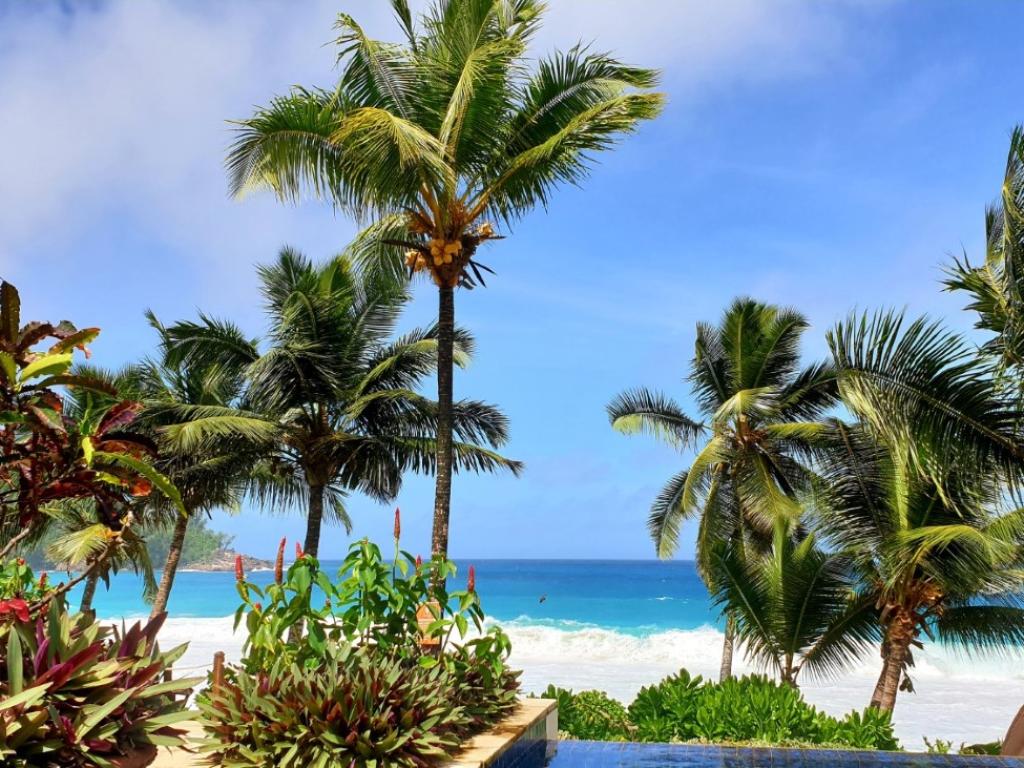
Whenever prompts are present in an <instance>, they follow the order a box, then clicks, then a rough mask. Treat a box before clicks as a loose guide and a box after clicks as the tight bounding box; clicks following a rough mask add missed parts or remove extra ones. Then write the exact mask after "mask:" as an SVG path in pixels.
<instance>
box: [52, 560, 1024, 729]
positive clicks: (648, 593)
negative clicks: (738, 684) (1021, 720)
mask: <svg viewBox="0 0 1024 768" xmlns="http://www.w3.org/2000/svg"><path fill="white" fill-rule="evenodd" d="M469 563H470V561H460V562H459V563H458V565H459V578H457V579H456V580H455V581H456V584H462V583H463V582H462V579H464V577H465V573H466V570H467V566H468V565H469ZM338 565H339V563H337V562H335V563H331V562H329V561H328V562H325V563H324V566H325V567H326V568H328V569H334V568H337V566H338ZM473 565H474V566H475V568H476V574H477V591H478V592H479V593H480V596H481V600H482V603H483V607H484V610H485V612H486V613H487V615H488V617H489V619H490V620H492V621H494V622H496V623H498V624H500V625H501V626H502V627H503V628H504V629H505V630H506V632H507V633H508V634H509V636H510V638H511V640H512V648H513V651H512V662H513V664H515V665H517V666H518V667H519V668H520V669H522V670H523V686H524V688H525V690H527V691H530V692H540V691H542V690H543V689H544V688H545V687H546V686H547V684H548V683H554V684H556V685H560V686H563V687H568V688H572V689H574V690H584V689H588V688H596V689H600V690H604V691H606V692H608V693H609V694H610V695H612V696H615V697H617V698H619V699H621V700H622V701H624V702H628V701H629V700H630V699H631V698H632V697H633V695H634V694H635V693H636V691H637V690H638V689H639V688H640V687H641V686H642V685H646V684H650V683H653V682H656V681H657V680H659V679H660V678H661V677H663V676H665V675H667V674H670V673H672V672H675V671H677V670H679V669H680V668H681V667H685V668H687V669H689V670H690V671H691V672H692V673H696V674H701V675H704V676H705V677H708V678H717V675H718V663H719V657H720V654H721V647H722V633H721V629H720V626H721V621H720V617H719V615H718V611H717V610H716V609H715V608H714V606H712V605H711V603H710V601H709V599H708V594H707V591H706V589H705V588H704V585H703V584H702V583H701V581H700V579H699V577H698V576H697V573H696V570H695V568H694V565H693V563H692V562H684V561H672V562H659V561H587V560H571V561H570V560H478V561H473ZM249 577H250V579H251V580H252V581H254V582H256V583H266V582H269V581H270V580H271V578H272V574H271V573H270V572H256V573H252V574H249ZM141 591H142V585H141V581H140V579H139V578H138V577H137V576H135V575H134V574H131V573H121V574H118V575H117V576H115V577H114V578H113V579H112V580H111V585H110V589H109V590H105V589H104V588H103V586H102V585H101V586H100V588H99V590H98V592H97V595H96V599H95V603H94V604H95V608H96V610H97V613H98V615H100V616H102V617H104V618H106V619H111V620H118V621H120V620H122V619H129V620H130V619H132V618H134V617H139V616H145V615H146V614H147V613H148V611H147V609H146V606H145V604H144V603H143V601H142V599H141ZM74 599H75V595H72V601H74ZM237 604H238V596H237V594H236V592H235V579H234V574H233V573H198V572H189V571H184V572H181V573H179V574H178V576H177V578H176V580H175V585H174V591H173V593H172V597H171V603H170V607H169V612H170V616H171V618H170V619H169V620H168V622H167V624H166V625H165V627H164V629H163V631H162V633H161V642H162V643H163V644H164V645H165V646H167V647H169V646H171V645H177V644H179V643H182V642H188V643H189V644H190V646H189V650H188V652H187V654H186V655H185V657H184V658H183V659H182V661H181V663H180V668H181V670H182V671H183V672H195V673H200V672H202V671H203V670H205V669H206V668H207V667H208V666H209V664H210V663H211V662H212V658H213V654H214V653H215V652H216V651H218V650H223V651H225V652H226V653H227V655H228V658H229V659H231V658H237V657H238V655H239V653H240V649H241V643H242V638H241V636H239V635H236V634H234V633H233V632H232V619H231V614H232V613H233V612H234V610H235V608H236V607H237ZM915 661H916V665H915V668H914V671H913V673H912V678H913V680H914V684H915V688H916V692H915V693H901V694H900V697H899V699H898V701H897V705H896V712H895V718H894V721H895V725H896V732H897V734H898V735H899V737H900V738H901V740H902V742H903V744H904V746H905V747H906V748H908V749H920V748H922V747H923V738H924V737H925V736H927V737H929V738H931V739H935V738H941V739H946V740H951V741H953V742H954V743H955V744H959V743H960V742H961V741H963V742H966V743H977V742H983V741H995V740H998V739H1001V738H1002V737H1003V735H1004V734H1005V731H1006V728H1007V727H1008V726H1009V724H1010V721H1011V720H1012V719H1013V716H1014V714H1015V713H1016V712H1017V709H1018V708H1019V707H1020V706H1021V705H1024V657H1022V656H1021V655H1019V654H1015V653H1010V652H1009V651H1007V652H1006V653H1003V654H1000V655H996V656H986V657H979V658H969V657H965V656H963V655H962V654H960V653H958V652H956V651H952V650H948V649H944V648H940V647H937V646H934V645H926V646H925V648H924V649H922V650H919V651H918V652H917V653H916V656H915ZM879 664H880V661H879V659H878V657H877V655H876V654H870V655H869V656H868V657H866V658H864V659H862V660H861V661H860V662H858V663H857V664H856V665H854V666H853V667H852V668H851V669H850V670H848V671H847V672H846V673H844V674H843V675H842V676H840V677H839V678H835V679H828V680H814V679H811V678H807V679H804V680H802V681H801V689H802V690H803V691H804V695H805V696H806V697H807V699H808V700H809V701H811V702H812V703H814V704H815V705H816V706H818V707H820V708H822V709H824V710H825V711H828V712H829V713H831V714H835V715H841V714H843V713H845V712H847V711H849V710H850V709H862V708H863V707H864V706H866V705H867V703H868V699H869V698H870V695H871V691H872V689H873V687H874V683H875V680H876V679H877V676H878V671H879ZM736 670H737V672H739V673H743V672H748V671H760V670H758V669H757V668H756V667H754V666H752V665H751V664H749V663H748V662H747V661H746V660H745V659H744V657H743V654H742V651H740V653H739V654H738V656H737V663H736Z"/></svg>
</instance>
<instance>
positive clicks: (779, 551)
mask: <svg viewBox="0 0 1024 768" xmlns="http://www.w3.org/2000/svg"><path fill="white" fill-rule="evenodd" d="M793 528H794V521H792V520H789V519H787V518H785V517H779V518H777V519H776V522H775V534H774V536H773V539H772V545H771V547H770V549H769V550H768V551H767V552H763V553H762V552H750V551H747V552H743V551H741V550H739V549H737V548H735V547H729V546H728V545H727V543H726V542H718V543H717V544H716V545H715V546H714V548H713V551H712V555H711V557H710V561H711V569H712V571H713V572H714V573H715V578H714V580H713V582H712V583H713V585H714V587H713V591H712V599H713V600H714V601H715V603H716V604H718V605H721V606H723V607H725V608H727V609H728V610H729V611H731V613H732V615H733V616H734V617H735V622H736V634H737V637H738V638H739V639H740V640H741V641H743V643H744V647H745V648H746V651H747V654H748V655H749V656H750V657H752V658H753V659H755V660H757V661H759V662H761V663H762V664H763V665H764V666H765V667H767V668H769V669H771V670H772V671H774V672H776V673H777V674H778V676H779V679H781V680H782V681H783V682H784V683H786V684H788V685H792V686H793V687H794V688H795V687H797V682H798V678H799V676H800V674H801V672H803V671H805V670H806V671H807V672H808V673H810V674H812V675H818V676H827V675H830V674H834V673H836V672H838V671H841V670H842V669H844V668H846V667H848V666H849V665H850V664H851V663H852V662H853V661H855V660H857V659H858V658H860V657H862V656H863V655H864V654H865V653H866V652H867V650H868V649H869V648H870V647H871V646H872V645H874V644H876V643H877V642H878V631H877V627H878V622H877V611H876V610H875V600H874V598H873V596H871V595H867V596H865V595H864V594H862V593H861V592H859V591H858V589H857V588H858V586H859V582H858V580H857V572H856V570H855V569H854V568H853V562H852V559H851V557H850V556H849V555H847V554H845V553H844V552H842V551H829V550H826V549H823V548H822V547H821V546H819V543H818V538H817V536H816V535H815V534H813V533H808V534H803V535H795V533H796V532H795V531H794V530H793Z"/></svg>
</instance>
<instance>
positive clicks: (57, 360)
mask: <svg viewBox="0 0 1024 768" xmlns="http://www.w3.org/2000/svg"><path fill="white" fill-rule="evenodd" d="M71 362H72V355H71V353H70V352H62V353H59V354H55V355H43V356H42V357H40V358H39V359H38V360H34V361H33V362H31V363H29V364H28V365H26V366H25V367H24V368H22V370H21V377H20V379H19V383H20V384H22V385H24V384H25V382H27V381H29V380H31V379H34V378H36V377H38V376H55V375H59V374H62V373H67V372H68V370H69V369H70V368H71Z"/></svg>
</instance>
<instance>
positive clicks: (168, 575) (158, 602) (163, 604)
mask: <svg viewBox="0 0 1024 768" xmlns="http://www.w3.org/2000/svg"><path fill="white" fill-rule="evenodd" d="M191 519H192V515H191V510H189V514H187V515H182V514H179V515H178V516H177V518H176V519H175V521H174V532H173V533H172V534H171V547H170V549H168V550H167V560H166V562H164V570H163V573H161V574H160V586H159V587H157V590H156V597H155V598H154V599H153V609H152V611H150V614H149V615H150V618H155V617H156V616H159V615H160V614H161V613H163V612H164V611H166V610H167V601H168V600H169V599H170V597H171V587H173V586H174V577H175V575H177V573H178V563H179V562H181V551H182V550H183V549H184V547H185V534H186V533H187V532H188V524H189V521H190V520H191Z"/></svg>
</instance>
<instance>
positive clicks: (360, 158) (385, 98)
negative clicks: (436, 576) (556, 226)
mask: <svg viewBox="0 0 1024 768" xmlns="http://www.w3.org/2000/svg"><path fill="white" fill-rule="evenodd" d="M390 4H391V7H392V9H393V10H394V15H395V19H396V21H397V22H398V26H399V30H398V31H399V34H400V36H401V37H402V38H403V42H402V43H401V44H396V43H388V42H382V41H379V40H374V39H372V38H370V37H369V36H367V34H366V33H365V31H364V30H363V28H362V27H361V26H360V25H359V23H358V22H357V21H356V20H355V19H354V18H352V17H351V16H349V15H348V14H344V13H343V14H340V15H339V16H338V22H337V24H336V30H337V33H338V37H337V39H336V41H335V43H336V45H337V46H338V60H339V66H340V69H341V74H340V76H339V78H338V80H337V86H336V87H335V88H331V89H318V88H299V87H296V88H293V89H292V91H291V92H290V93H288V94H286V95H284V96H279V97H277V98H275V99H274V100H272V101H271V103H270V104H269V106H267V107H264V108H261V109H259V110H257V111H256V113H255V114H254V115H253V116H251V117H249V118H247V119H245V120H242V121H240V122H239V123H238V130H237V135H236V140H235V143H234V145H233V147H232V148H231V152H230V154H229V156H228V161H227V166H228V171H229V173H230V176H231V187H232V190H233V191H234V192H235V193H236V194H238V195H241V194H243V193H246V192H249V191H251V190H255V189H260V188H265V189H270V190H272V191H273V192H274V193H275V194H276V195H277V197H278V198H280V199H281V200H283V201H295V200H297V199H299V198H300V197H301V196H303V195H304V194H312V195H313V196H315V197H317V198H321V199H325V200H327V201H329V202H330V203H331V204H332V205H334V207H335V208H337V209H338V210H341V211H345V212H348V213H352V214H354V215H355V216H356V217H357V218H361V219H371V220H372V223H370V225H369V226H368V227H367V228H366V229H365V230H364V231H363V233H362V234H361V235H360V236H359V237H358V238H357V239H356V240H355V242H354V243H353V245H352V246H351V248H350V251H351V254H352V256H353V258H354V259H355V260H356V261H357V262H359V263H361V264H365V265H367V266H369V267H372V268H374V269H377V270H380V271H383V272H386V273H390V274H396V275H398V274H408V275H409V276H415V275H417V274H420V275H426V276H429V277H430V279H431V280H432V282H433V283H434V284H435V286H436V287H437V295H438V320H437V345H438V346H437V366H436V373H437V423H436V435H437V437H436V457H435V459H434V462H433V463H434V465H435V470H436V472H435V474H436V493H435V501H434V528H433V535H432V541H431V551H432V552H435V553H439V554H445V553H447V551H448V538H449V518H450V511H451V510H450V506H451V483H452V472H453V471H454V469H455V468H456V461H457V457H458V448H457V446H456V445H455V443H454V442H453V439H454V438H453V435H455V434H457V427H458V416H457V404H456V402H455V401H454V399H453V384H452V374H453V366H454V365H455V362H456V352H457V342H458V339H457V334H456V328H455V290H456V289H457V288H460V287H461V288H466V289H473V288H475V287H477V286H483V285H484V273H485V272H491V271H492V270H491V269H490V268H488V267H487V266H485V265H484V264H483V263H482V262H481V259H480V254H479V251H480V249H481V246H483V245H486V244H488V243H490V242H491V241H493V240H497V239H501V237H502V235H500V234H499V232H498V230H497V229H496V223H499V222H500V223H501V224H504V225H507V226H510V225H511V224H513V223H514V222H515V221H516V220H518V219H519V218H521V217H522V216H524V215H525V214H527V213H529V212H530V211H531V210H533V209H534V208H536V207H537V206H546V205H547V203H548V201H549V200H550V199H551V196H552V194H553V192H554V191H555V189H556V188H557V187H559V186H561V185H563V184H578V183H580V182H581V181H582V180H583V179H584V178H585V177H586V175H587V173H588V171H589V169H590V165H591V163H592V159H593V156H594V155H595V154H596V153H598V152H601V151H605V150H607V149H609V148H610V147H611V146H612V145H613V144H614V143H615V142H616V141H617V140H618V139H620V138H622V137H623V136H625V135H626V134H629V133H631V132H633V131H635V130H636V128H637V127H638V125H639V124H640V123H641V122H643V121H645V120H649V119H651V118H653V117H655V116H656V115H657V114H658V112H659V111H660V109H661V106H662V103H663V96H662V94H659V93H655V92H654V91H653V89H654V88H655V86H656V85H657V73H656V72H655V71H653V70H650V69H644V68H639V67H632V66H627V65H625V64H623V63H621V62H620V61H618V60H617V59H615V58H613V57H612V56H610V55H607V54H603V53H597V52H595V51H591V50H589V49H587V48H585V47H583V46H581V45H577V46H574V47H572V48H570V49H569V50H568V51H565V52H559V53H554V54H551V55H545V56H541V57H540V58H539V59H534V57H533V55H532V54H531V53H530V52H529V51H528V49H529V46H530V43H531V41H532V39H533V37H534V35H535V33H536V32H537V31H538V29H539V28H540V26H541V23H542V20H543V12H544V3H543V2H541V1H540V0H445V1H443V2H442V1H441V0H433V1H432V2H431V3H430V4H429V5H428V6H427V8H426V11H425V12H424V13H423V14H422V16H420V17H417V16H416V15H414V14H413V12H412V10H411V8H410V6H409V3H408V0H390Z"/></svg>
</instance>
